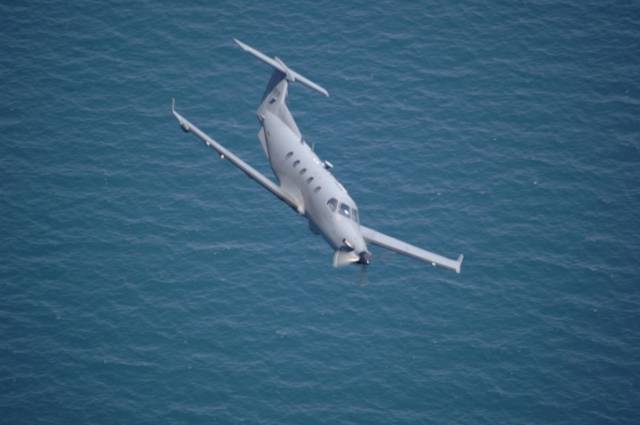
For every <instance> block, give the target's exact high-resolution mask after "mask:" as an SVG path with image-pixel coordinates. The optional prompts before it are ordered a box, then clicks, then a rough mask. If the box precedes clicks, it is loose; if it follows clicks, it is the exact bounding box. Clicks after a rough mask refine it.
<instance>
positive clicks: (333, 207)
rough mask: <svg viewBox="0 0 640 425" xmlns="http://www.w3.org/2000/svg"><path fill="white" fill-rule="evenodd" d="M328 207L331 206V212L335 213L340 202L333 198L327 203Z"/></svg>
mask: <svg viewBox="0 0 640 425" xmlns="http://www.w3.org/2000/svg"><path fill="white" fill-rule="evenodd" d="M327 205H328V206H329V209H330V210H331V212H335V211H336V208H338V200H337V199H335V198H331V199H329V200H328V201H327Z"/></svg>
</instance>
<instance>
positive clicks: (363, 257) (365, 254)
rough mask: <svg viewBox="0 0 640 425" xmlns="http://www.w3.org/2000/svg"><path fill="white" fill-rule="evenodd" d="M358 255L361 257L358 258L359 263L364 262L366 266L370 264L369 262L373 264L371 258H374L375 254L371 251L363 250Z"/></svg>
mask: <svg viewBox="0 0 640 425" xmlns="http://www.w3.org/2000/svg"><path fill="white" fill-rule="evenodd" d="M358 257H360V258H359V259H358V264H363V265H365V266H368V265H369V264H371V259H372V258H373V255H372V254H371V253H370V252H369V251H362V252H361V253H360V254H358Z"/></svg>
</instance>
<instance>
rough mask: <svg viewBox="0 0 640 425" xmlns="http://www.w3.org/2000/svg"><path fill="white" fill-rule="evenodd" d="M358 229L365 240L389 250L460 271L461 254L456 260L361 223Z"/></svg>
mask: <svg viewBox="0 0 640 425" xmlns="http://www.w3.org/2000/svg"><path fill="white" fill-rule="evenodd" d="M360 231H361V232H362V237H364V239H365V240H366V241H367V242H370V243H372V244H374V245H378V246H381V247H383V248H387V249H390V250H391V251H395V252H398V253H400V254H403V255H408V256H409V257H413V258H417V259H418V260H422V261H426V262H427V263H431V264H432V265H434V266H442V267H445V268H447V269H450V270H453V271H454V272H456V273H460V267H461V266H462V260H463V258H464V256H463V255H462V254H460V256H458V259H457V260H451V259H449V258H446V257H443V256H442V255H438V254H435V253H433V252H429V251H427V250H424V249H422V248H418V247H417V246H414V245H411V244H408V243H406V242H402V241H401V240H399V239H396V238H392V237H391V236H387V235H385V234H384V233H380V232H377V231H375V230H373V229H370V228H368V227H365V226H362V225H360Z"/></svg>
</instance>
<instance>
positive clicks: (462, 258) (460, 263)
mask: <svg viewBox="0 0 640 425" xmlns="http://www.w3.org/2000/svg"><path fill="white" fill-rule="evenodd" d="M462 260H464V255H463V254H460V255H458V260H457V261H456V262H457V263H458V267H456V273H458V274H460V269H461V268H462Z"/></svg>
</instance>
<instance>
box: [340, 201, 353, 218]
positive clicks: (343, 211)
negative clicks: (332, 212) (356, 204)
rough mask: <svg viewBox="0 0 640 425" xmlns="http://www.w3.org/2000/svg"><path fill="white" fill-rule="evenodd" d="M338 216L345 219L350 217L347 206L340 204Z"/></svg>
mask: <svg viewBox="0 0 640 425" xmlns="http://www.w3.org/2000/svg"><path fill="white" fill-rule="evenodd" d="M340 214H342V215H343V216H345V217H351V209H350V208H349V205H347V204H340Z"/></svg>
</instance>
